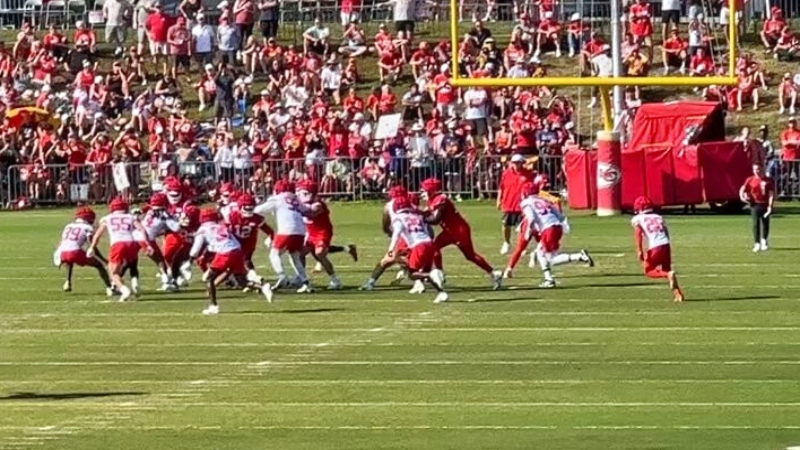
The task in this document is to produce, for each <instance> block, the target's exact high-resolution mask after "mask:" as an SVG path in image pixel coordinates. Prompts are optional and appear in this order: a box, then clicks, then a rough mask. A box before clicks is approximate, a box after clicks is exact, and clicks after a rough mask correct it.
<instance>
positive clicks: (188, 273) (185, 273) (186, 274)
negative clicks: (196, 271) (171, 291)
mask: <svg viewBox="0 0 800 450" xmlns="http://www.w3.org/2000/svg"><path fill="white" fill-rule="evenodd" d="M181 276H182V277H183V279H184V280H186V284H189V281H190V280H191V279H192V266H185V265H184V266H182V267H181ZM203 281H208V280H203Z"/></svg>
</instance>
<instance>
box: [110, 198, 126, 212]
mask: <svg viewBox="0 0 800 450" xmlns="http://www.w3.org/2000/svg"><path fill="white" fill-rule="evenodd" d="M129 208H130V205H128V202H126V201H125V200H124V199H122V198H120V197H117V198H115V199H114V200H111V204H110V205H109V209H111V212H128V209H129Z"/></svg>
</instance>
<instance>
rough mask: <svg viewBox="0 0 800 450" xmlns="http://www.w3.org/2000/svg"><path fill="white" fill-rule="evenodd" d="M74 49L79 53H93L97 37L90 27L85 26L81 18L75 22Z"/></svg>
mask: <svg viewBox="0 0 800 450" xmlns="http://www.w3.org/2000/svg"><path fill="white" fill-rule="evenodd" d="M75 28H76V30H75V34H74V40H75V49H76V50H78V52H80V53H90V54H92V55H94V53H95V50H96V47H97V37H96V36H95V34H94V31H92V30H91V29H90V28H87V27H86V25H85V24H84V23H83V21H82V20H79V21H77V22H75Z"/></svg>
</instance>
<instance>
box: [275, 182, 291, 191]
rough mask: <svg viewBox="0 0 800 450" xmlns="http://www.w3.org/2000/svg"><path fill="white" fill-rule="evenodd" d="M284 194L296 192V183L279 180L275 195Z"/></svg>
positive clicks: (276, 184)
mask: <svg viewBox="0 0 800 450" xmlns="http://www.w3.org/2000/svg"><path fill="white" fill-rule="evenodd" d="M284 192H294V183H292V182H291V181H289V180H283V179H281V180H278V181H277V182H276V183H275V193H276V194H282V193H284Z"/></svg>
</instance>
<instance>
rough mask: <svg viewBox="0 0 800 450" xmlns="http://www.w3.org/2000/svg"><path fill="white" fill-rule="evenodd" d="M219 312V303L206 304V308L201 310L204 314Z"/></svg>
mask: <svg viewBox="0 0 800 450" xmlns="http://www.w3.org/2000/svg"><path fill="white" fill-rule="evenodd" d="M217 314H219V305H208V308H206V309H204V310H203V315H204V316H216V315H217Z"/></svg>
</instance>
